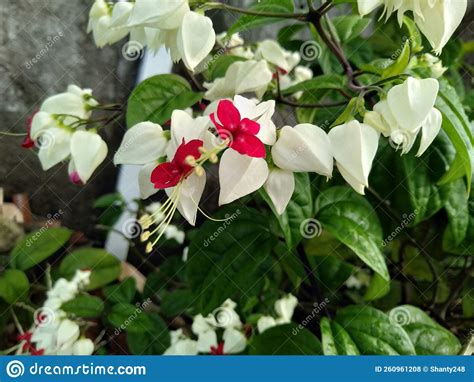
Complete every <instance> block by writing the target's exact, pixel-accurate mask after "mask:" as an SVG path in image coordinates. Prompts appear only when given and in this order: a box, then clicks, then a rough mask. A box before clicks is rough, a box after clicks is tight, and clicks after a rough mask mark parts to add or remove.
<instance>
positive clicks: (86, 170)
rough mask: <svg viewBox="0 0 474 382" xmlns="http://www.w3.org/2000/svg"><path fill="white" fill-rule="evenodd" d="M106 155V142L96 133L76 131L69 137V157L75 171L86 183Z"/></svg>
mask: <svg viewBox="0 0 474 382" xmlns="http://www.w3.org/2000/svg"><path fill="white" fill-rule="evenodd" d="M106 156H107V144H106V143H105V142H104V140H103V139H102V138H101V137H100V135H98V134H96V133H91V132H88V131H76V132H75V133H74V134H73V135H72V138H71V157H72V160H73V161H74V166H75V167H76V170H77V173H78V174H79V177H80V178H81V180H82V182H83V183H86V182H87V181H88V180H89V178H90V177H91V175H92V173H93V172H94V171H95V169H96V168H97V167H99V165H100V164H101V163H102V162H103V161H104V159H105V157H106Z"/></svg>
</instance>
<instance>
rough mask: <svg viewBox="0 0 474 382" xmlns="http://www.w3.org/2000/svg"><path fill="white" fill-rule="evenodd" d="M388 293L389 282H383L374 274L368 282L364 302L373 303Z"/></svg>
mask: <svg viewBox="0 0 474 382" xmlns="http://www.w3.org/2000/svg"><path fill="white" fill-rule="evenodd" d="M388 292H390V281H388V280H385V279H384V278H382V277H381V276H379V274H378V273H375V274H374V276H373V277H372V279H371V280H370V284H369V287H368V288H367V291H366V292H365V295H364V300H365V301H373V300H377V299H379V298H382V297H383V296H385V295H386V294H388Z"/></svg>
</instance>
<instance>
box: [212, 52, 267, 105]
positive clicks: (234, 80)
mask: <svg viewBox="0 0 474 382" xmlns="http://www.w3.org/2000/svg"><path fill="white" fill-rule="evenodd" d="M272 78H273V74H272V72H271V71H270V69H269V68H268V64H267V63H266V61H264V60H259V61H255V60H249V61H238V62H234V63H232V64H231V65H230V66H229V68H228V69H227V71H226V73H225V76H224V77H221V78H217V79H216V80H214V82H212V83H206V82H205V83H204V86H205V87H206V88H207V89H208V90H207V91H206V93H205V95H204V96H205V98H206V99H208V100H211V101H214V100H217V99H222V98H232V97H234V95H236V94H243V93H256V95H257V97H259V98H260V97H261V96H262V95H263V93H265V91H266V89H267V87H268V84H269V83H270V82H271V81H272Z"/></svg>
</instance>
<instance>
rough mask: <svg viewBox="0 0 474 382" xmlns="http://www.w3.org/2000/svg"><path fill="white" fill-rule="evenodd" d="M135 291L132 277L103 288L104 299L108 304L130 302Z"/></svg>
mask: <svg viewBox="0 0 474 382" xmlns="http://www.w3.org/2000/svg"><path fill="white" fill-rule="evenodd" d="M136 291H137V286H136V282H135V279H134V278H132V277H127V278H126V279H125V280H123V281H122V282H121V283H120V284H116V285H109V286H107V287H106V288H104V294H105V297H106V299H107V301H110V302H124V303H128V302H132V300H133V297H135V293H136Z"/></svg>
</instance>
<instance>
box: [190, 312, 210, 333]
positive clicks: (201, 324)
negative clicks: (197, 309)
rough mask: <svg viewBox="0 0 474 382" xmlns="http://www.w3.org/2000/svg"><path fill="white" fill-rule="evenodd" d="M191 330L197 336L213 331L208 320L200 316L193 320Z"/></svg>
mask: <svg viewBox="0 0 474 382" xmlns="http://www.w3.org/2000/svg"><path fill="white" fill-rule="evenodd" d="M191 329H192V331H193V333H194V334H197V335H200V334H202V333H205V332H208V331H212V330H213V328H212V326H211V325H209V322H208V320H207V319H205V318H204V317H203V316H202V314H198V315H197V316H195V317H194V318H193V325H192V327H191Z"/></svg>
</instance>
